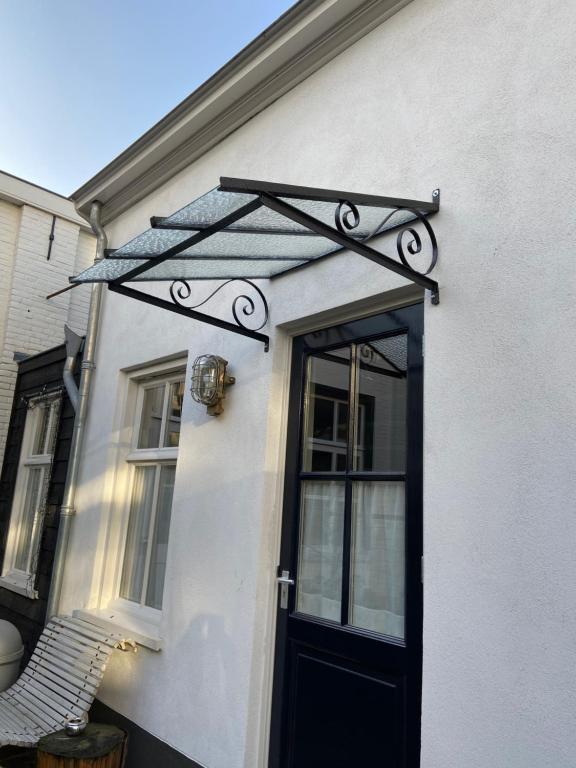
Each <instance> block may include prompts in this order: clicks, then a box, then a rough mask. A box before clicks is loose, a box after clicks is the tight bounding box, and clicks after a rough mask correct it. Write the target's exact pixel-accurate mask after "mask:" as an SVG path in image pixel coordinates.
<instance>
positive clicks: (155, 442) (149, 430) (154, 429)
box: [138, 384, 164, 448]
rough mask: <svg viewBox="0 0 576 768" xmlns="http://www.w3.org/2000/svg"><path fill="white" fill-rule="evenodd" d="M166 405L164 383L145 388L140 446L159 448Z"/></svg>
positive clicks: (139, 436)
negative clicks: (163, 412)
mask: <svg viewBox="0 0 576 768" xmlns="http://www.w3.org/2000/svg"><path fill="white" fill-rule="evenodd" d="M163 406H164V384H159V385H158V386H156V387H150V388H149V389H145V390H144V400H143V403H142V420H141V422H140V434H139V435H138V448H158V447H159V446H160V429H161V427H162V411H163Z"/></svg>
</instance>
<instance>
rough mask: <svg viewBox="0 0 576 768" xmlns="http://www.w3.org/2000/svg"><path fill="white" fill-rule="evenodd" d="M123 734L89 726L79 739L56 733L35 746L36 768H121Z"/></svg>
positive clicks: (123, 754)
mask: <svg viewBox="0 0 576 768" xmlns="http://www.w3.org/2000/svg"><path fill="white" fill-rule="evenodd" d="M125 759H126V734H125V732H124V731H121V730H120V728H116V726H114V725H99V724H98V723H89V724H88V725H87V726H86V730H85V731H84V732H83V733H82V734H81V735H80V736H68V734H67V733H66V731H58V732H57V733H51V734H50V735H49V736H44V737H43V738H41V739H40V741H39V742H38V758H37V760H38V762H37V768H122V766H123V765H124V761H125Z"/></svg>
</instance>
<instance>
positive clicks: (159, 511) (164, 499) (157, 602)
mask: <svg viewBox="0 0 576 768" xmlns="http://www.w3.org/2000/svg"><path fill="white" fill-rule="evenodd" d="M175 474H176V467H175V466H173V465H169V466H163V467H161V468H160V483H159V486H158V501H157V504H156V519H155V521H154V533H153V537H152V551H151V554H150V570H149V571H148V585H147V588H146V600H145V603H146V605H149V606H150V608H158V609H160V608H162V595H163V593H164V575H165V573H166V556H167V553H168V534H169V531H170V513H171V510H172V495H173V492H174V476H175Z"/></svg>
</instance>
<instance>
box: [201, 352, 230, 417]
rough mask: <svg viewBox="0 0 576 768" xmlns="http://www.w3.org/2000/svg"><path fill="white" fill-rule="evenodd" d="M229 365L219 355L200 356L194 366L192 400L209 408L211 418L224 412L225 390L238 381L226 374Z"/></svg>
mask: <svg viewBox="0 0 576 768" xmlns="http://www.w3.org/2000/svg"><path fill="white" fill-rule="evenodd" d="M227 365H228V361H227V360H224V358H222V357H218V356H217V355H200V357H197V358H196V360H194V363H193V365H192V383H191V386H190V392H191V394H192V398H193V400H195V401H196V402H197V403H202V404H203V405H205V406H207V408H206V410H207V412H208V413H209V414H210V416H219V415H220V414H221V413H222V412H223V410H224V405H223V403H222V401H223V400H224V398H225V397H226V395H225V393H224V388H225V387H228V386H230V385H231V384H234V382H235V381H236V379H235V378H234V376H228V375H227V374H226V366H227Z"/></svg>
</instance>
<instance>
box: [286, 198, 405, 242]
mask: <svg viewBox="0 0 576 768" xmlns="http://www.w3.org/2000/svg"><path fill="white" fill-rule="evenodd" d="M281 199H283V200H284V202H286V203H288V204H289V205H291V206H293V207H294V208H298V209H299V210H301V211H304V213H307V214H309V215H310V216H313V217H314V218H315V219H318V221H321V222H323V223H324V224H328V225H329V226H331V227H335V226H336V222H335V216H336V212H337V210H338V203H332V202H326V201H323V200H294V199H290V198H281ZM356 207H357V209H358V213H359V215H360V222H359V224H358V226H357V227H355V228H354V229H346V230H345V231H346V234H347V235H350V237H367V236H368V235H372V234H375V233H376V231H385V230H386V229H390V228H391V227H397V226H398V225H399V224H402V223H404V222H407V221H412V220H413V219H414V218H415V216H414V214H413V213H410V211H394V209H392V208H374V207H372V206H369V205H358V206H356ZM346 210H347V209H346V207H343V209H342V211H343V212H346Z"/></svg>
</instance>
